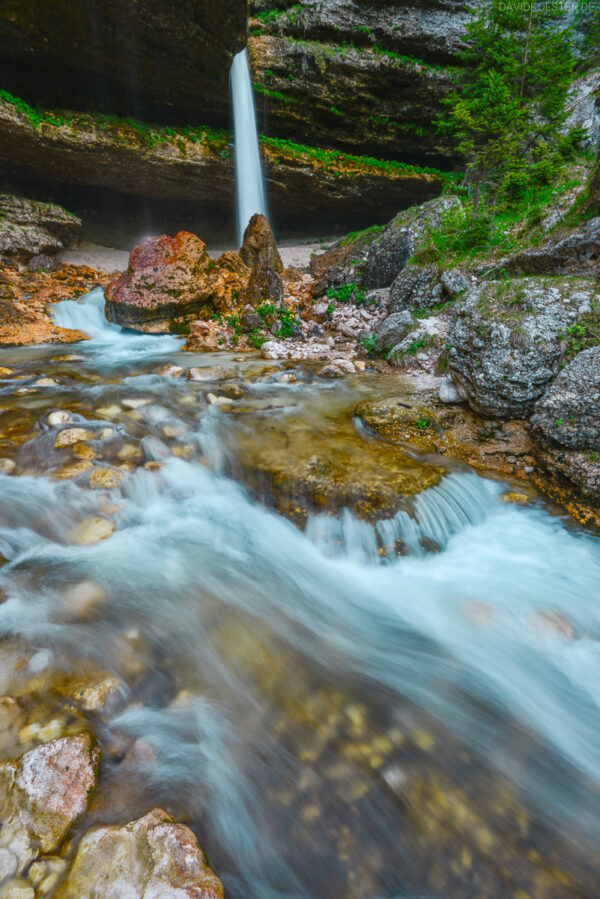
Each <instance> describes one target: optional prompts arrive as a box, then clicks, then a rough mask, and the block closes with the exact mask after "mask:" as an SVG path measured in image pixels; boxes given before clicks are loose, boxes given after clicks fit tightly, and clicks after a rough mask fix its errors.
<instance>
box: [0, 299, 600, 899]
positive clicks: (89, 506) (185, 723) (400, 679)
mask: <svg viewBox="0 0 600 899" xmlns="http://www.w3.org/2000/svg"><path fill="white" fill-rule="evenodd" d="M100 310H101V299H100V297H99V294H98V292H94V294H92V295H90V296H89V297H88V298H87V299H86V300H84V301H83V302H80V303H62V304H60V305H59V306H58V307H57V309H56V313H55V320H56V321H57V322H58V323H60V324H61V325H63V326H71V327H78V328H81V329H82V330H84V331H87V332H88V333H90V334H91V335H92V336H93V339H92V340H91V341H90V342H89V343H88V344H82V345H80V346H78V347H77V348H76V351H77V352H79V353H81V354H82V356H83V361H82V363H81V364H80V365H78V367H77V370H76V372H75V373H76V374H77V375H78V377H77V378H72V377H70V376H69V375H68V372H67V370H66V368H65V366H63V367H62V368H61V367H60V363H56V365H57V366H58V367H57V374H56V377H57V380H58V382H59V384H58V386H57V387H56V388H52V390H53V393H52V398H50V399H48V400H47V405H46V406H43V404H41V401H40V399H39V397H36V396H35V395H33V394H32V399H31V400H30V402H31V403H32V404H34V405H33V406H32V410H33V414H34V415H35V416H37V417H38V421H39V426H38V427H37V429H35V430H34V431H33V432H32V433H33V436H32V438H31V439H30V440H28V441H27V442H25V443H24V444H23V445H22V447H21V449H20V450H19V453H18V455H17V461H18V464H19V466H21V467H22V468H23V469H31V468H33V467H35V466H34V462H35V460H39V464H40V465H43V464H46V465H47V464H49V462H48V459H49V458H51V455H52V450H51V448H52V447H53V445H54V440H55V437H56V433H57V429H56V428H49V427H48V426H47V424H46V421H47V413H48V409H52V408H54V407H57V406H60V407H66V408H73V409H75V410H77V411H75V412H74V413H73V415H74V419H75V423H76V424H77V426H85V427H88V428H90V429H92V430H93V431H94V433H99V432H100V430H101V428H103V427H105V426H106V425H107V424H108V425H110V426H111V427H114V428H116V429H117V431H118V433H117V434H116V435H115V437H113V438H111V439H112V440H114V441H116V440H121V441H129V442H131V441H132V440H139V441H141V442H140V446H141V448H142V452H143V453H144V454H145V458H146V459H156V458H163V459H164V460H165V461H164V462H163V464H162V467H161V468H160V470H159V471H150V470H145V469H144V468H143V467H139V468H137V470H135V471H131V472H126V471H123V480H122V484H121V486H120V487H118V488H114V489H112V490H107V491H93V490H92V491H90V490H89V489H88V487H87V481H86V478H87V477H88V475H87V474H84V475H82V476H81V477H79V478H77V479H76V480H71V481H65V482H60V481H58V482H57V481H55V480H52V478H51V477H49V476H48V475H46V474H44V473H39V474H38V475H37V476H32V475H26V474H25V475H22V476H20V477H19V476H14V475H13V476H10V477H8V476H0V553H1V554H2V555H3V556H4V557H5V558H6V559H7V560H8V562H7V564H6V565H5V566H4V568H3V569H1V578H0V580H1V583H0V588H2V589H4V590H5V595H6V601H5V602H4V603H3V604H2V605H0V633H1V634H3V635H15V634H16V635H19V636H21V637H22V638H23V639H24V640H25V641H27V642H28V643H32V644H33V645H34V646H36V647H38V649H39V652H46V653H48V658H49V659H51V658H53V657H54V656H58V655H62V656H64V655H66V656H67V657H68V658H72V659H73V660H74V661H73V664H74V665H76V664H77V662H76V660H77V659H81V658H93V659H96V660H98V661H99V662H100V663H101V664H102V665H103V666H105V667H107V668H109V669H110V670H112V671H114V672H115V673H117V674H118V675H119V676H120V677H121V678H122V679H123V682H124V684H125V690H126V700H125V702H124V704H123V707H122V708H121V709H119V710H117V711H116V712H115V714H114V715H113V717H112V718H111V719H110V720H109V721H108V722H107V723H106V724H104V725H99V735H100V738H101V740H102V741H104V743H105V744H106V745H110V744H111V741H114V739H115V735H117V736H119V739H129V740H132V739H140V740H143V741H144V744H146V745H148V744H149V745H150V746H151V748H152V757H151V759H150V761H148V758H147V755H146V756H144V755H141V756H140V761H139V762H138V764H137V766H136V768H135V776H136V777H137V778H139V779H140V780H141V784H142V786H141V790H140V795H141V797H142V798H141V799H135V798H131V789H132V788H131V781H132V780H134V779H135V778H134V777H133V774H132V769H131V767H129V768H127V767H125V769H124V770H123V771H121V768H122V765H121V764H118V763H111V762H110V757H108V760H107V762H106V766H107V768H106V770H105V774H104V781H103V783H104V787H103V789H109V788H110V785H111V784H114V785H115V790H116V793H115V795H116V796H117V797H118V799H117V800H116V806H114V808H113V812H112V814H113V815H114V817H115V818H117V819H118V820H128V818H127V815H133V814H136V813H139V812H140V811H141V810H145V809H146V808H149V807H151V805H152V804H157V803H162V804H164V805H165V806H167V807H168V808H169V809H173V810H174V811H175V812H176V813H178V814H180V815H182V816H184V817H186V819H187V820H191V821H192V822H193V823H194V826H195V827H196V829H197V832H198V834H199V837H200V839H201V842H202V843H203V845H205V847H206V848H207V850H208V852H209V855H210V857H211V860H212V862H213V864H214V866H215V868H216V869H217V871H218V873H219V875H220V876H222V877H223V879H224V881H225V884H226V888H227V896H228V897H231V899H242V897H244V899H249V897H251V899H312V897H315V899H316V897H319V899H321V897H328V899H329V897H331V899H334V897H335V899H359V897H361V899H365V897H368V899H396V897H400V896H402V897H415V896H419V897H431V899H481V897H483V896H486V897H492V899H513V897H515V896H517V895H518V896H529V895H531V896H536V897H537V896H542V897H544V899H567V897H574V896H579V897H589V899H595V897H596V896H597V895H598V892H597V890H596V887H597V879H595V877H596V875H595V873H594V870H595V869H594V860H595V856H596V855H597V846H598V842H599V840H600V824H599V822H600V740H599V737H598V734H600V541H599V540H598V539H597V537H595V536H593V535H592V534H589V533H585V532H583V531H581V530H577V529H574V528H568V527H566V526H565V521H564V520H563V519H561V518H559V517H556V516H552V515H550V514H548V512H547V511H546V510H545V509H544V508H543V507H542V506H540V505H536V504H534V505H532V506H531V507H529V508H521V507H517V506H514V505H506V504H504V503H502V502H501V501H500V498H499V494H500V493H501V492H502V489H503V488H502V485H501V484H499V483H497V482H495V481H489V480H485V479H483V478H480V477H479V476H478V475H476V474H474V473H472V472H468V471H464V472H459V473H454V474H450V475H448V476H446V477H445V478H444V479H443V480H442V482H441V483H440V485H439V486H437V487H433V488H430V489H429V490H428V491H426V492H424V493H422V494H421V495H420V496H419V498H418V499H417V500H416V503H415V505H414V509H413V512H412V513H411V514H408V513H407V512H405V511H401V512H399V513H398V514H397V515H396V516H395V518H393V519H389V520H387V521H385V522H380V523H379V524H378V525H377V526H376V527H372V526H371V525H368V524H365V523H364V522H359V521H357V520H356V519H355V518H354V516H353V515H352V514H351V513H350V512H348V511H347V512H345V513H344V514H343V515H342V516H341V518H339V519H338V518H334V517H331V516H328V515H315V516H314V517H312V518H311V519H310V520H309V522H308V525H307V528H306V531H305V532H304V533H303V532H302V531H301V530H299V529H298V528H296V527H295V526H293V525H292V524H290V523H289V522H288V521H286V520H285V519H284V518H282V517H281V516H279V515H277V514H275V513H274V512H273V511H272V510H270V509H269V508H266V507H265V506H264V505H263V504H261V503H259V502H257V501H256V500H254V499H253V498H252V496H251V495H250V494H249V493H248V492H247V491H246V489H245V488H244V486H243V485H242V484H240V483H236V482H235V481H233V480H232V479H231V478H230V477H228V476H227V470H226V468H225V469H220V468H218V467H217V468H216V469H215V468H213V469H212V470H211V468H210V467H209V466H207V465H206V461H207V460H210V459H211V458H213V457H214V449H215V446H220V447H221V448H222V449H223V451H225V450H226V453H225V455H226V456H227V457H228V458H232V457H235V452H236V445H235V435H236V430H235V421H234V419H236V417H237V416H235V415H228V414H225V413H223V412H219V411H218V410H215V408H214V407H212V408H211V407H209V406H208V404H207V402H206V392H207V391H208V390H210V389H212V390H214V389H215V387H214V385H203V384H201V383H200V384H193V383H190V382H187V381H185V380H180V381H172V380H169V379H165V378H161V377H159V376H158V375H157V374H156V373H155V372H156V368H157V366H158V365H159V364H162V363H164V361H165V359H164V358H162V359H161V358H160V356H161V355H162V354H168V360H169V361H178V362H181V363H182V364H188V365H189V364H190V361H189V358H188V359H186V358H185V356H186V354H177V355H175V353H176V342H173V341H172V339H171V338H164V339H163V338H152V337H143V336H136V335H132V334H127V333H123V332H121V331H120V330H119V329H118V328H116V327H115V326H113V325H108V324H107V323H104V322H103V320H102V318H101V316H99V312H100ZM125 345H126V349H127V352H126V353H124V352H123V349H124V348H125ZM36 352H37V353H42V354H43V352H47V351H43V350H33V351H31V352H28V354H25V356H23V355H17V356H16V357H15V358H16V359H17V361H18V360H21V362H20V363H19V364H21V365H23V366H24V369H23V373H24V374H25V375H26V374H27V373H28V372H32V371H34V370H35V371H39V369H40V367H41V366H42V365H44V367H45V368H46V369H47V368H48V366H49V363H48V362H43V361H40V362H39V364H38V363H37V362H36V358H37V357H36V355H35V354H36ZM23 359H24V360H25V361H24V362H23ZM210 361H211V360H210V358H207V357H206V356H205V357H204V359H203V364H210ZM230 364H235V363H230ZM252 364H253V363H252V361H251V360H250V361H249V362H248V363H243V364H242V363H240V364H239V372H240V377H239V378H238V380H239V382H240V383H241V384H243V386H244V389H245V390H247V399H246V401H245V403H246V408H247V410H249V411H248V412H247V414H246V417H249V419H250V421H251V422H252V421H254V420H255V419H253V418H252V414H253V413H252V409H253V408H254V407H253V405H252V404H253V403H257V404H263V405H260V408H259V406H258V405H257V407H256V408H257V409H259V411H260V414H263V411H264V409H265V406H264V402H265V394H266V395H267V399H268V400H269V402H270V403H271V404H274V403H277V402H281V403H282V404H281V405H280V406H278V407H277V415H278V416H279V417H281V416H283V417H285V416H286V415H287V414H288V412H287V411H286V410H287V409H288V408H292V407H294V406H295V407H297V406H298V405H300V406H302V405H306V408H307V410H308V409H309V408H311V403H313V402H314V401H315V398H318V397H321V399H322V396H321V394H322V392H323V391H327V390H329V389H330V387H329V386H328V385H325V384H319V383H318V382H313V381H311V380H302V373H301V372H298V377H299V381H298V382H296V383H295V384H294V383H283V382H280V381H279V382H278V381H275V380H274V381H272V382H265V381H260V380H258V381H256V382H253V381H252V380H249V381H248V380H244V377H243V374H244V372H246V371H250V366H251V365H252ZM27 366H29V368H28V367H27ZM36 366H37V368H36ZM119 366H121V368H119ZM244 366H247V367H246V368H244ZM31 377H33V375H31ZM28 383H29V381H27V380H26V379H23V380H18V381H16V382H13V386H12V387H11V386H10V385H8V386H7V383H4V384H3V387H2V390H3V394H4V395H3V402H8V401H9V399H10V393H9V392H10V390H11V389H13V390H14V388H15V386H16V385H23V384H24V385H26V386H27V384H28ZM360 383H365V382H360ZM352 389H354V388H352V387H350V386H344V385H340V384H337V385H336V392H339V391H343V390H349V391H351V390H352ZM194 391H195V393H193V397H195V399H194V402H192V401H191V400H189V396H190V395H191V392H194ZM132 396H134V397H140V398H145V399H146V400H147V404H146V405H142V406H139V407H136V408H135V409H134V414H133V415H131V412H130V411H127V408H128V407H127V406H126V404H125V399H126V398H129V397H132ZM331 396H332V397H333V394H331ZM21 403H22V404H23V409H24V410H27V409H28V408H29V407H28V406H27V395H24V397H23V399H22V400H21ZM98 407H104V408H106V407H108V408H111V407H112V408H113V410H114V409H117V410H118V408H119V407H120V408H121V410H123V411H122V412H121V413H119V412H118V411H114V412H113V413H112V415H113V418H112V419H110V420H100V419H99V416H98V413H97V412H94V411H93V410H96V409H97V408H98ZM267 408H268V407H267ZM242 417H243V416H242ZM258 420H259V419H258V418H257V419H256V421H258ZM0 422H1V419H0ZM165 424H167V425H168V426H169V427H170V428H171V432H172V433H180V432H181V437H180V438H178V440H179V443H174V442H171V443H170V444H169V441H168V440H167V439H166V438H165V437H164V427H165ZM322 426H323V427H327V417H326V415H325V416H324V417H323V419H322ZM177 429H179V430H177ZM183 444H185V445H186V446H189V447H191V448H192V452H191V455H189V457H188V458H175V457H173V455H172V452H173V449H174V447H176V446H179V445H183ZM91 445H92V446H94V447H96V449H97V451H98V453H99V454H100V455H101V457H102V458H105V459H106V458H108V457H109V454H110V447H109V446H108V445H107V444H106V443H105V444H103V443H102V442H101V440H100V436H98V438H97V440H96V439H92V440H91ZM62 452H64V451H62ZM289 452H290V453H293V452H294V447H293V446H290V449H289ZM217 455H218V454H217ZM95 464H104V465H106V464H107V462H106V461H103V462H102V463H99V462H97V463H95ZM107 502H110V504H112V505H114V507H115V511H114V512H113V513H112V521H113V522H114V526H115V531H114V533H113V534H112V535H111V536H110V537H109V538H108V539H106V540H103V541H101V542H99V543H96V544H95V545H90V546H74V545H72V543H71V542H70V540H69V533H70V532H71V529H72V528H73V526H74V525H76V523H77V522H78V521H79V520H80V519H81V518H82V517H84V516H89V515H90V514H94V513H95V514H106V513H104V512H102V511H100V512H98V509H99V508H100V507H102V508H104V506H105V505H106V504H107ZM423 538H428V539H430V540H434V541H435V542H436V543H437V544H438V545H439V547H440V551H439V552H437V553H425V552H423V549H422V539H423ZM398 539H402V540H403V541H404V543H405V544H406V545H407V547H408V548H409V549H410V550H411V552H410V554H409V555H407V556H403V557H400V558H393V557H389V556H388V557H387V558H386V559H383V560H382V559H381V557H380V555H379V554H378V549H377V548H378V545H381V544H382V543H383V544H386V543H389V544H393V542H394V541H395V540H398ZM81 581H93V582H94V583H96V584H98V585H100V587H101V589H102V591H103V593H104V595H105V597H106V598H105V602H104V604H103V605H102V608H101V609H100V610H99V612H97V613H96V614H95V615H94V616H93V618H91V619H90V620H83V621H69V620H65V616H64V613H62V612H61V610H62V609H64V599H63V597H64V595H65V591H68V589H69V588H71V587H72V586H73V585H75V584H77V583H80V582H81ZM565 623H568V626H565ZM132 629H137V630H139V631H140V632H141V633H142V634H143V641H142V642H141V644H140V647H139V648H138V649H137V650H135V651H131V652H130V655H129V657H128V664H129V665H130V666H131V663H132V661H133V660H134V659H133V658H132V657H135V655H136V653H137V655H139V657H140V660H141V663H142V666H144V665H145V666H146V668H145V669H144V670H146V672H147V673H146V674H145V675H144V680H143V681H142V685H141V686H140V684H139V682H138V681H136V680H135V678H134V677H132V676H131V675H128V674H127V670H128V669H127V666H126V665H125V664H124V662H123V660H122V648H123V642H122V641H123V639H124V635H126V634H128V633H130V632H131V631H132ZM38 664H40V663H39V662H38ZM182 690H183V691H185V694H181V693H180V691H182ZM435 797H438V798H437V799H436V798H435ZM119 802H121V803H122V805H119ZM144 803H146V805H145V806H144ZM103 814H104V816H105V817H106V812H104V813H103ZM100 818H101V819H102V815H101V814H100ZM465 859H467V861H468V864H467V862H466V861H465ZM552 866H556V868H557V870H559V871H560V872H562V871H563V869H564V870H566V871H567V872H568V873H567V875H565V877H566V884H567V885H566V886H565V880H564V878H563V880H561V877H563V875H562V873H561V875H560V876H558V875H557V876H556V879H553V875H552V873H551V870H550V869H551V868H552ZM440 872H443V878H445V879H444V880H442V881H440V877H442V874H441V873H440ZM548 872H550V873H548ZM546 876H547V877H548V878H549V879H548V880H547V881H546V880H544V879H543V878H544V877H546ZM536 883H537V884H540V883H542V884H546V886H544V887H543V889H542V887H539V890H538V887H535V890H536V891H534V886H533V885H535V884H536Z"/></svg>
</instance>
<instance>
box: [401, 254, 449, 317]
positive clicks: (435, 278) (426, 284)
mask: <svg viewBox="0 0 600 899" xmlns="http://www.w3.org/2000/svg"><path fill="white" fill-rule="evenodd" d="M442 296H443V291H442V285H441V284H440V283H439V273H438V271H437V269H434V268H417V266H414V265H409V266H408V267H407V268H405V269H404V270H403V271H401V272H400V274H399V275H398V277H397V278H396V280H395V281H394V283H393V284H392V288H391V290H390V310H391V311H392V312H401V311H403V310H405V309H415V310H417V309H431V308H432V307H433V306H437V305H438V303H441V302H442Z"/></svg>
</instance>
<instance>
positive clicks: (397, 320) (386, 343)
mask: <svg viewBox="0 0 600 899" xmlns="http://www.w3.org/2000/svg"><path fill="white" fill-rule="evenodd" d="M413 325H414V322H413V317H412V315H411V314H410V312H393V313H392V314H391V315H388V317H387V318H386V319H385V320H384V322H383V324H382V325H381V327H380V328H379V331H378V332H377V345H378V346H379V347H380V348H381V349H386V348H388V347H394V346H396V345H397V344H399V343H400V341H401V340H402V339H403V337H405V336H406V334H407V333H408V332H409V331H410V329H411V328H412V327H413Z"/></svg>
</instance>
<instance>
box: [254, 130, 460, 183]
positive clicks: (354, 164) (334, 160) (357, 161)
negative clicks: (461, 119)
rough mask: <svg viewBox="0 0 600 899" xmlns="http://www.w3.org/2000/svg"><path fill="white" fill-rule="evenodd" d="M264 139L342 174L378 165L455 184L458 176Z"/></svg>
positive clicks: (380, 168)
mask: <svg viewBox="0 0 600 899" xmlns="http://www.w3.org/2000/svg"><path fill="white" fill-rule="evenodd" d="M260 142H261V145H262V146H263V147H264V148H265V149H266V150H271V151H273V152H274V153H275V154H276V155H278V156H291V157H295V158H298V159H301V158H302V157H306V156H308V157H309V158H310V159H314V160H316V161H317V162H319V163H321V164H323V165H325V166H327V167H329V168H331V169H332V171H334V172H335V171H336V170H337V171H338V173H339V174H350V173H351V172H352V171H357V172H359V173H360V172H363V171H367V170H373V169H374V170H376V171H381V172H384V173H386V174H388V175H391V176H402V175H410V174H415V175H433V176H435V177H437V178H440V179H441V180H442V181H443V182H445V183H448V184H453V183H454V182H455V180H456V177H455V175H454V174H453V173H450V172H441V171H440V170H439V169H434V168H429V167H428V166H419V165H408V164H407V163H404V162H395V161H390V160H385V159H374V158H373V157H371V156H353V155H352V154H350V153H343V152H342V151H341V150H325V149H323V148H321V147H309V146H306V145H304V144H297V143H294V141H291V140H284V139H283V138H279V137H265V136H264V135H262V136H261V138H260Z"/></svg>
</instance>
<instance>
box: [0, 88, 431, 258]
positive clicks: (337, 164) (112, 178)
mask: <svg viewBox="0 0 600 899" xmlns="http://www.w3.org/2000/svg"><path fill="white" fill-rule="evenodd" d="M231 139H232V136H231V134H230V133H228V132H225V131H215V130H212V129H210V128H205V129H187V130H184V131H179V132H175V131H173V130H172V129H169V130H167V129H162V130H161V129H154V130H153V129H149V128H147V127H143V126H139V125H135V124H132V123H128V122H126V121H120V122H117V121H114V120H112V119H106V118H102V117H91V116H88V115H83V114H67V113H60V114H58V113H56V114H51V113H47V114H45V117H44V118H43V120H42V121H39V122H36V120H35V119H32V117H31V115H28V114H27V113H25V112H23V111H22V110H21V109H20V108H18V106H15V104H13V103H10V102H7V101H3V100H2V99H0V157H1V158H2V159H3V160H5V161H6V162H5V164H4V167H3V172H2V179H3V180H4V187H5V189H7V190H8V189H11V188H12V186H13V185H14V184H15V183H17V184H18V185H19V186H20V187H21V188H22V190H23V192H24V193H25V194H26V195H29V196H42V197H43V199H53V200H56V201H59V202H63V203H65V204H66V205H67V206H68V207H69V208H71V209H73V210H74V211H76V212H78V213H81V214H83V216H84V219H85V212H86V209H85V208H82V205H81V204H82V203H85V202H86V199H85V198H86V197H88V198H92V199H93V197H96V198H97V200H96V202H97V203H99V204H101V203H103V202H106V197H107V196H108V197H112V198H114V200H115V203H117V205H116V207H115V211H116V214H120V205H119V204H118V200H119V198H120V199H121V200H123V198H125V200H126V201H127V202H130V203H131V202H136V203H137V204H138V209H139V208H140V204H146V203H148V202H151V203H152V204H154V210H155V214H154V218H153V221H152V223H151V224H152V227H153V228H156V227H159V228H162V229H165V228H166V227H168V225H169V222H173V224H174V226H175V227H176V228H181V227H184V226H187V227H189V228H192V229H193V230H201V231H202V233H204V234H207V237H208V239H209V240H211V241H212V240H213V233H212V232H213V229H214V224H215V222H230V223H231V232H233V214H234V170H233V159H232V153H231V146H230V144H231ZM262 154H263V160H264V164H265V173H266V178H267V188H268V194H269V202H270V205H271V210H272V212H273V214H274V220H275V221H276V222H277V223H278V224H280V225H283V226H286V225H288V227H291V226H292V225H294V226H295V227H297V228H302V227H304V228H309V227H315V228H317V227H319V228H323V227H334V226H336V225H339V226H341V227H342V228H343V227H344V225H346V226H350V227H351V226H352V224H353V222H354V220H355V219H356V221H357V223H359V224H360V223H361V222H363V221H365V220H366V221H369V220H373V219H375V218H380V217H381V216H383V217H384V218H386V217H388V218H389V216H390V215H391V214H392V213H394V212H395V211H396V210H397V209H398V207H401V206H406V205H410V204H411V203H415V202H418V201H419V200H421V199H427V198H430V197H433V196H436V194H437V193H439V191H440V189H441V180H440V178H439V177H438V176H437V175H435V174H431V173H429V172H427V171H422V170H418V169H412V168H409V167H406V166H402V165H400V164H395V163H378V162H377V161H374V160H371V161H370V160H365V159H363V158H354V157H351V156H347V155H343V154H338V153H335V152H328V151H323V150H316V149H314V148H310V147H302V146H297V145H295V144H292V143H290V142H288V141H278V140H269V139H265V140H263V142H262ZM0 183H1V182H0ZM40 191H42V192H43V193H40ZM88 202H91V200H90V199H88ZM138 236H140V235H139V232H138Z"/></svg>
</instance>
